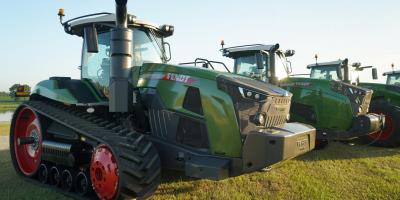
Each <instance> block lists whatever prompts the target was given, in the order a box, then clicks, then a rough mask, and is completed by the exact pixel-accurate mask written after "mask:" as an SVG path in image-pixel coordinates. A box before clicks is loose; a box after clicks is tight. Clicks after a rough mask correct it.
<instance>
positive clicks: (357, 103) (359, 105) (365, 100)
mask: <svg viewBox="0 0 400 200" xmlns="http://www.w3.org/2000/svg"><path fill="white" fill-rule="evenodd" d="M331 89H332V90H333V91H335V92H337V93H339V94H342V95H344V96H346V97H347V98H348V99H349V101H350V104H351V109H352V111H353V115H354V116H358V115H364V114H367V113H368V109H369V105H370V102H371V98H372V90H369V89H365V88H361V87H357V86H354V85H351V84H347V83H344V82H340V81H332V82H331Z"/></svg>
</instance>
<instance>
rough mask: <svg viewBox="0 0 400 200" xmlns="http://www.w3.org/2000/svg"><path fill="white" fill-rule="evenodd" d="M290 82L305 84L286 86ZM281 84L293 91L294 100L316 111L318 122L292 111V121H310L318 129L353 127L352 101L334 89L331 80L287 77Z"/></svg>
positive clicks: (346, 128) (341, 129)
mask: <svg viewBox="0 0 400 200" xmlns="http://www.w3.org/2000/svg"><path fill="white" fill-rule="evenodd" d="M290 83H303V84H295V85H294V86H284V85H286V84H287V85H289V84H290ZM304 83H305V84H304ZM280 84H281V85H282V88H284V89H287V90H288V91H290V92H291V93H293V97H292V102H298V103H301V104H304V105H308V106H311V107H313V108H314V110H315V112H316V113H315V114H316V117H315V118H316V122H313V121H309V120H306V119H305V118H303V117H302V116H300V115H296V114H293V113H291V120H292V121H299V122H303V123H308V124H311V125H313V126H315V128H317V129H328V130H340V131H345V130H348V129H350V128H351V125H352V121H353V116H354V115H353V113H352V110H351V106H350V101H349V99H348V98H347V97H346V96H344V95H342V94H339V93H337V92H334V91H332V90H331V88H330V81H329V80H319V79H310V78H286V79H283V80H281V82H280ZM308 84H309V85H308Z"/></svg>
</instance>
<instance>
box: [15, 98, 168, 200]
mask: <svg viewBox="0 0 400 200" xmlns="http://www.w3.org/2000/svg"><path fill="white" fill-rule="evenodd" d="M23 106H28V107H30V108H31V109H32V110H34V111H35V112H37V113H39V114H41V115H43V116H46V117H47V118H49V119H51V120H53V121H56V122H58V123H60V124H62V125H64V126H66V127H68V128H70V129H72V130H74V131H76V132H77V133H79V134H80V135H81V136H84V137H86V138H89V139H90V140H92V141H96V142H98V144H106V145H107V146H108V147H110V148H111V150H112V151H113V153H114V155H118V156H117V162H118V168H119V177H120V183H119V194H118V199H125V198H134V197H139V198H140V197H141V198H146V197H148V196H150V195H152V194H153V193H154V191H155V190H156V189H157V186H158V185H159V183H160V175H161V162H160V158H159V156H158V153H157V150H156V148H155V147H154V146H153V144H152V143H151V142H150V141H149V140H148V139H147V138H146V137H145V135H143V134H140V133H137V132H133V131H130V130H128V129H127V128H125V127H123V126H121V125H119V124H118V123H116V122H110V121H107V120H105V119H102V118H100V117H97V116H96V115H91V114H89V113H86V112H82V111H78V110H77V109H74V108H73V107H67V106H65V105H61V104H58V103H52V102H47V101H46V102H44V101H28V102H25V103H24V104H23ZM64 194H65V192H64ZM66 195H67V196H71V197H74V198H76V195H75V194H69V193H68V194H66Z"/></svg>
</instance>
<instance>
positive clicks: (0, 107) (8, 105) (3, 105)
mask: <svg viewBox="0 0 400 200" xmlns="http://www.w3.org/2000/svg"><path fill="white" fill-rule="evenodd" d="M19 105H20V102H0V111H9V110H15V109H16V108H17V107H18V106H19Z"/></svg>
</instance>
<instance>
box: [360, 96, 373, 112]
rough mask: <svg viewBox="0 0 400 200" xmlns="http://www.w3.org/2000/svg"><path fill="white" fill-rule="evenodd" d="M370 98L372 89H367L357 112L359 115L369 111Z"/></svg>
mask: <svg viewBox="0 0 400 200" xmlns="http://www.w3.org/2000/svg"><path fill="white" fill-rule="evenodd" d="M371 99H372V91H367V93H366V94H365V96H364V99H363V102H362V104H361V106H360V112H359V113H358V114H359V115H365V114H367V113H368V112H369V105H370V104H371Z"/></svg>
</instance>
